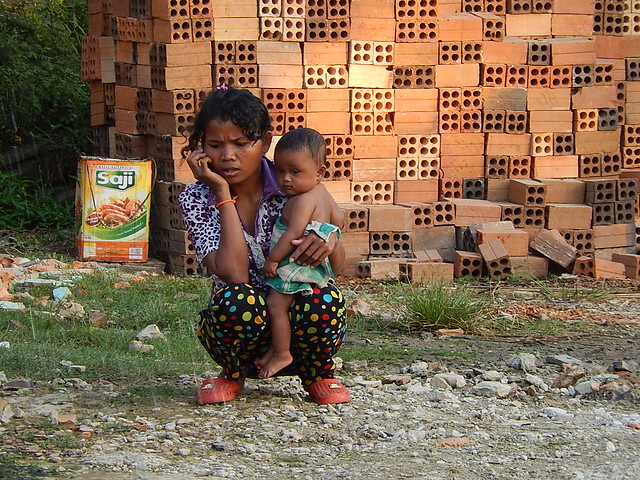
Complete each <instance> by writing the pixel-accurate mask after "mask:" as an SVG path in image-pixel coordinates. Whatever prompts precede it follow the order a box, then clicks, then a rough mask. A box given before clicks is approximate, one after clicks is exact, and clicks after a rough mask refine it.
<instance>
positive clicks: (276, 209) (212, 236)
mask: <svg viewBox="0 0 640 480" xmlns="http://www.w3.org/2000/svg"><path fill="white" fill-rule="evenodd" d="M262 181H263V190H262V197H261V198H260V203H259V204H258V213H257V214H256V223H255V225H254V232H255V235H253V236H252V235H250V234H249V232H247V229H246V227H245V226H244V225H243V226H242V228H243V230H244V238H245V241H246V242H247V247H248V249H249V283H251V284H252V285H253V286H254V287H257V288H261V289H264V288H265V282H264V271H263V268H264V261H265V258H266V257H267V256H268V254H269V243H270V241H271V233H272V232H273V225H274V224H275V222H276V219H277V218H278V217H279V216H280V214H281V212H282V207H283V206H284V204H285V203H286V201H287V196H286V195H285V194H284V193H283V192H282V191H281V190H280V188H279V187H278V182H277V180H276V174H275V167H274V164H273V162H272V161H271V160H269V159H267V158H266V157H262ZM178 202H179V204H180V208H181V209H182V216H183V218H184V223H185V225H186V227H187V231H188V233H189V239H190V240H191V243H193V246H194V248H195V251H196V258H197V259H198V262H200V263H202V261H203V260H204V257H206V256H207V255H208V254H209V253H211V252H214V251H216V250H217V249H218V247H219V245H220V214H219V212H218V209H217V208H216V203H217V200H216V198H215V195H214V194H213V192H212V191H211V189H210V188H209V187H208V186H206V185H205V184H203V183H201V182H196V183H192V184H191V185H189V186H188V187H187V188H185V189H184V190H183V191H182V193H181V194H180V196H179V197H178ZM213 279H214V282H213V289H214V291H217V290H218V289H219V288H222V287H223V286H224V285H226V284H225V282H223V281H222V280H221V279H220V278H218V277H217V276H215V275H214V276H213Z"/></svg>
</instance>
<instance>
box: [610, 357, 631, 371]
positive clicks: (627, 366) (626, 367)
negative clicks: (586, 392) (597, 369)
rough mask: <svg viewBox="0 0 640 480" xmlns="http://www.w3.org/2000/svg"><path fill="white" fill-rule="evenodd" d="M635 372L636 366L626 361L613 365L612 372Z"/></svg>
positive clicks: (616, 362)
mask: <svg viewBox="0 0 640 480" xmlns="http://www.w3.org/2000/svg"><path fill="white" fill-rule="evenodd" d="M636 368H637V366H636ZM634 370H635V368H634V366H633V365H631V363H629V362H625V361H624V360H618V361H615V362H613V364H612V365H611V371H613V372H633V371H634Z"/></svg>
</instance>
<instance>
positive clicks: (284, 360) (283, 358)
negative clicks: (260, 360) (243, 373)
mask: <svg viewBox="0 0 640 480" xmlns="http://www.w3.org/2000/svg"><path fill="white" fill-rule="evenodd" d="M291 362H293V357H292V356H291V353H290V352H288V351H286V352H273V355H271V358H270V359H269V362H268V363H267V364H266V365H265V366H264V367H260V371H259V373H258V375H259V376H260V378H269V377H272V376H273V375H275V374H276V373H278V372H279V371H280V370H282V369H283V368H284V367H286V366H287V365H289V364H290V363H291Z"/></svg>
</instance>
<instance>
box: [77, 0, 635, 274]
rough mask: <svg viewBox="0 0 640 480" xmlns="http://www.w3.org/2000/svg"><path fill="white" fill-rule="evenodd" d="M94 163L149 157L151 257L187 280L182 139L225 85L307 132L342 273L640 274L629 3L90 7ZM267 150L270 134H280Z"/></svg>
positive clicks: (328, 0)
mask: <svg viewBox="0 0 640 480" xmlns="http://www.w3.org/2000/svg"><path fill="white" fill-rule="evenodd" d="M88 6H89V32H88V36H87V37H85V38H84V39H83V49H82V76H83V79H84V80H86V81H89V82H90V84H91V125H92V128H93V138H94V152H93V154H94V155H98V156H105V157H116V158H122V159H130V158H146V157H150V158H153V159H154V161H155V166H156V172H157V181H156V184H155V187H154V191H153V195H152V208H151V214H152V218H151V237H150V243H151V250H152V252H153V253H154V255H155V256H157V257H159V258H161V259H163V260H165V261H166V262H167V263H168V265H169V267H170V271H172V272H173V273H177V274H191V273H195V272H196V271H197V262H196V259H195V256H194V254H193V247H192V245H191V244H190V243H189V240H188V237H187V235H186V232H185V228H184V224H183V221H182V217H181V215H180V210H179V208H178V205H177V202H176V199H177V195H178V194H179V193H180V192H181V191H182V189H184V187H185V185H187V184H188V183H190V182H193V181H194V179H193V177H192V175H191V172H190V170H189V168H188V166H187V165H186V163H185V161H184V160H183V159H182V157H181V154H180V150H181V148H182V147H183V146H184V144H185V136H184V134H185V132H187V131H188V128H189V125H190V124H191V122H192V121H193V118H194V115H195V112H197V109H198V108H199V105H200V103H201V101H202V99H203V98H204V97H205V96H206V95H207V93H208V92H209V91H211V89H212V88H213V87H215V86H217V85H219V84H220V83H223V82H224V83H227V84H229V85H233V86H235V87H238V88H247V89H250V90H251V91H252V92H253V93H254V94H255V95H257V96H259V97H260V98H262V99H263V100H264V102H265V104H266V105H267V107H268V108H269V111H270V113H271V116H272V119H273V126H274V135H275V141H277V140H278V137H279V136H281V135H282V134H283V133H285V132H286V131H289V130H291V129H294V128H298V127H303V126H306V127H310V128H315V129H317V130H318V131H320V132H321V133H322V134H323V135H324V136H325V138H326V141H327V147H328V160H327V172H326V176H325V185H326V187H327V189H328V190H329V191H330V192H331V193H332V194H333V196H334V197H335V199H336V201H337V202H338V203H339V204H340V205H341V206H342V207H343V209H344V212H345V216H346V221H347V224H346V227H345V229H344V231H343V237H342V242H343V244H344V246H345V248H346V251H347V263H346V266H345V270H344V272H343V273H344V274H345V275H358V276H361V277H367V278H384V277H391V278H403V279H406V280H408V281H411V282H424V281H443V280H445V281H446V280H449V279H451V278H453V277H459V276H465V275H470V276H475V277H478V276H483V275H489V276H491V277H495V278H503V277H505V276H508V275H511V274H532V275H534V276H544V275H546V274H547V273H548V272H549V271H552V272H557V271H560V272H563V271H566V272H570V271H574V272H576V273H580V274H585V275H590V276H594V277H606V276H612V277H625V276H626V277H631V278H640V271H639V265H640V261H639V258H640V257H638V255H637V253H638V248H639V242H640V240H639V236H640V227H638V226H637V222H638V205H639V204H638V194H637V182H638V180H639V179H640V1H639V0H579V1H578V0H391V1H390V0H350V1H349V0H257V1H255V0H118V1H115V0H89V2H88ZM274 144H275V142H274Z"/></svg>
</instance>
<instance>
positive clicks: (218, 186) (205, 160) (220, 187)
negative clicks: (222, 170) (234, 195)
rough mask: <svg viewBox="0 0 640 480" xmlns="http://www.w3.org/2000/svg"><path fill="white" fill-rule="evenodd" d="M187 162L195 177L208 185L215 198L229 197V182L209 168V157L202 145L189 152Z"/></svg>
mask: <svg viewBox="0 0 640 480" xmlns="http://www.w3.org/2000/svg"><path fill="white" fill-rule="evenodd" d="M187 164H188V165H189V168H190V169H191V171H192V172H193V176H194V177H195V179H196V180H198V181H199V182H202V183H204V184H205V185H207V186H208V187H210V188H211V189H212V190H213V191H214V193H215V195H216V198H219V199H221V200H224V199H226V198H231V194H230V193H229V184H228V183H227V181H226V180H225V179H224V178H222V177H221V176H220V175H218V174H217V173H216V172H214V171H213V169H212V168H211V159H210V158H209V157H207V155H206V154H205V153H204V149H203V148H202V147H198V148H196V149H195V150H194V151H193V152H191V154H190V155H189V157H187Z"/></svg>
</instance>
